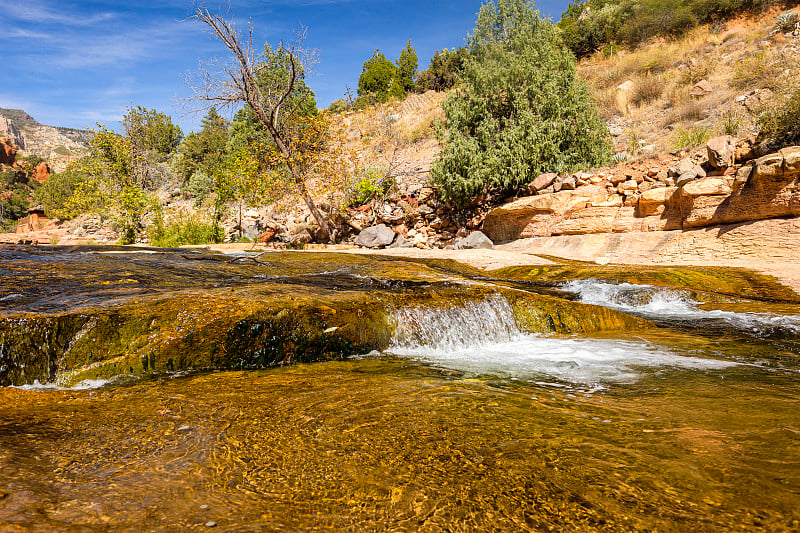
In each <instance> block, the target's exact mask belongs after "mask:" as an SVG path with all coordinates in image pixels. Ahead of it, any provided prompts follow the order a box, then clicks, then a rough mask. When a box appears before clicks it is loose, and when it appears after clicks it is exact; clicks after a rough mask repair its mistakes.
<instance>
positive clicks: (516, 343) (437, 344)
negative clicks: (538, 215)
mask: <svg viewBox="0 0 800 533" xmlns="http://www.w3.org/2000/svg"><path fill="white" fill-rule="evenodd" d="M395 321H396V324H397V326H396V333H395V337H394V342H393V346H392V347H391V348H390V349H389V350H387V353H388V354H391V355H395V356H400V357H407V358H411V359H415V360H418V361H421V362H425V363H429V364H434V365H437V366H441V367H445V368H450V369H454V370H459V371H464V372H467V373H470V374H475V375H493V376H498V377H503V378H512V379H525V380H541V379H557V380H559V381H562V382H568V383H573V384H576V385H597V384H602V383H603V382H615V383H629V382H633V381H636V379H637V378H638V377H639V375H640V372H641V370H642V369H643V368H646V367H649V368H651V369H652V368H654V367H673V368H684V369H701V370H716V369H722V368H727V367H729V366H734V365H735V363H732V362H730V361H721V360H716V359H702V358H697V357H684V356H681V355H677V354H675V353H673V352H671V351H669V350H667V349H665V348H663V347H660V346H655V345H653V344H650V343H647V342H645V341H615V340H598V339H577V338H559V337H545V336H539V335H529V334H525V333H522V332H521V331H520V330H519V328H518V327H517V324H516V321H515V319H514V313H513V311H512V309H511V306H510V305H509V303H508V302H507V301H506V300H505V298H503V297H502V296H493V297H491V298H488V299H486V300H484V301H481V302H470V303H466V304H464V305H461V306H456V307H451V308H448V309H431V308H422V307H411V308H406V309H402V310H400V311H397V312H396V314H395Z"/></svg>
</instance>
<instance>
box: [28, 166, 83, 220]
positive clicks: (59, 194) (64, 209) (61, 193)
mask: <svg viewBox="0 0 800 533" xmlns="http://www.w3.org/2000/svg"><path fill="white" fill-rule="evenodd" d="M87 179H88V177H87V176H86V174H83V173H82V172H78V171H76V170H73V169H67V170H65V171H64V172H58V173H56V174H53V175H52V176H50V177H49V178H48V179H47V181H45V182H44V183H43V184H42V185H41V187H39V188H38V189H36V192H35V193H34V203H35V204H37V205H41V206H43V207H44V212H45V214H46V215H47V216H48V217H50V218H58V219H60V220H68V219H70V218H73V217H74V216H75V213H74V212H72V210H71V209H69V208H68V200H69V199H70V198H71V197H72V195H73V194H74V193H75V191H76V190H78V187H79V186H80V185H81V184H82V183H84V182H86V180H87Z"/></svg>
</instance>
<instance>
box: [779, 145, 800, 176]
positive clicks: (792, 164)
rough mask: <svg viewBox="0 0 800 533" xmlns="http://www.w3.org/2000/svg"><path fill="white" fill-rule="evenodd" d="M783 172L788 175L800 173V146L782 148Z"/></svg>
mask: <svg viewBox="0 0 800 533" xmlns="http://www.w3.org/2000/svg"><path fill="white" fill-rule="evenodd" d="M780 153H781V155H782V156H783V173H784V174H786V175H787V176H794V175H795V174H800V146H789V147H788V148H784V149H783V150H781V152H780Z"/></svg>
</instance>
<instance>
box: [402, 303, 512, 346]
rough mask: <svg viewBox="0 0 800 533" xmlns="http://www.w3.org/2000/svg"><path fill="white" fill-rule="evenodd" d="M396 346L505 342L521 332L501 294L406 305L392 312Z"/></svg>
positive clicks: (469, 344) (468, 344) (467, 344)
mask: <svg viewBox="0 0 800 533" xmlns="http://www.w3.org/2000/svg"><path fill="white" fill-rule="evenodd" d="M394 321H395V323H396V329H395V334H394V342H393V345H394V346H395V347H400V346H402V347H405V348H412V349H413V348H419V347H423V346H424V347H429V348H433V349H436V350H444V351H446V350H458V349H463V348H469V347H474V346H482V345H486V344H493V343H498V342H508V341H511V340H513V339H515V338H518V337H519V336H520V335H522V333H521V332H520V330H519V329H518V328H517V323H516V320H515V319H514V311H513V310H512V309H511V305H509V303H508V300H506V299H505V298H503V297H502V296H500V295H494V296H490V297H489V298H486V299H485V300H482V301H475V302H467V303H465V304H463V305H460V306H453V307H449V308H446V309H442V308H435V307H407V308H404V309H400V310H398V311H396V312H395V315H394Z"/></svg>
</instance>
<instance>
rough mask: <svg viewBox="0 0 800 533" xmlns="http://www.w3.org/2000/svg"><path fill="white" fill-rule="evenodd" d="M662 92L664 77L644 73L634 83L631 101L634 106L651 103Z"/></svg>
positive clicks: (659, 96)
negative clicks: (644, 74)
mask: <svg viewBox="0 0 800 533" xmlns="http://www.w3.org/2000/svg"><path fill="white" fill-rule="evenodd" d="M663 92H664V79H663V78H662V77H661V76H654V75H650V74H648V75H646V76H644V77H642V78H639V79H638V80H637V81H636V82H635V85H634V89H633V95H632V96H631V102H632V103H633V104H634V105H636V106H641V105H648V104H652V103H653V102H655V101H656V100H658V99H659V98H661V94H662V93H663Z"/></svg>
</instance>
